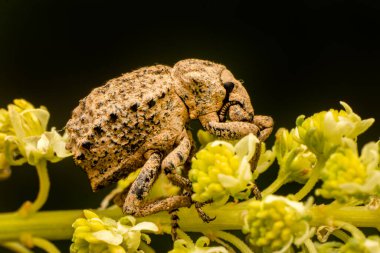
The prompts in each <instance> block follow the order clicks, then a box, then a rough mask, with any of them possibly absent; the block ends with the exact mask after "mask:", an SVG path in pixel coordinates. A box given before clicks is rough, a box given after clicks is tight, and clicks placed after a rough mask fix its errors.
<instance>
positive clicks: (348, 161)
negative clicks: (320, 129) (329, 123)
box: [317, 142, 380, 202]
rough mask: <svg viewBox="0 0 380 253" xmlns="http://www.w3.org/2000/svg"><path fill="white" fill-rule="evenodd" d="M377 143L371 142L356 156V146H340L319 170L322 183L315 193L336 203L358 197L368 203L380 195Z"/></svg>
mask: <svg viewBox="0 0 380 253" xmlns="http://www.w3.org/2000/svg"><path fill="white" fill-rule="evenodd" d="M379 161H380V160H379V146H378V144H377V143H374V142H371V143H368V144H366V145H365V146H364V147H363V150H362V154H361V156H360V157H359V156H358V153H357V150H356V147H354V148H352V147H341V148H339V149H338V150H337V151H336V152H335V153H333V154H332V155H331V156H330V158H329V159H328V160H327V162H326V164H325V166H324V168H322V170H321V179H322V181H323V184H322V186H321V188H320V189H318V190H317V194H320V195H322V196H323V197H324V198H335V199H336V200H338V201H339V202H347V201H349V200H351V199H353V198H354V199H358V200H362V201H365V202H368V200H369V199H370V197H371V196H372V195H373V196H379V194H380V168H379Z"/></svg>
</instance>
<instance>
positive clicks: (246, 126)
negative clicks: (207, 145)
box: [199, 112, 260, 139]
mask: <svg viewBox="0 0 380 253" xmlns="http://www.w3.org/2000/svg"><path fill="white" fill-rule="evenodd" d="M199 121H200V122H201V124H202V126H203V127H204V128H205V129H206V130H207V131H208V132H210V133H211V134H213V135H216V136H218V137H221V138H223V139H240V138H242V137H244V136H246V135H248V134H249V133H253V134H254V135H256V136H257V135H258V134H259V132H260V128H259V127H258V126H256V125H255V124H253V123H249V122H236V121H231V122H219V117H218V115H217V114H216V113H215V112H213V113H209V114H205V115H202V116H200V117H199Z"/></svg>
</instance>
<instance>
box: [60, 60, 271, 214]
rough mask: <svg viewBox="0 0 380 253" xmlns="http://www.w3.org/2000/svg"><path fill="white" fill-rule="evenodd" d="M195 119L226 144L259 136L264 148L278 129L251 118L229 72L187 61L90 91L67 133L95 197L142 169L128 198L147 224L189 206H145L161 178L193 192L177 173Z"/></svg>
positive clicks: (127, 207) (181, 201) (180, 199)
mask: <svg viewBox="0 0 380 253" xmlns="http://www.w3.org/2000/svg"><path fill="white" fill-rule="evenodd" d="M191 119H199V120H200V122H201V124H202V125H203V127H204V128H205V129H206V130H207V131H209V132H211V133H213V134H215V135H218V136H220V137H223V138H226V139H237V138H241V137H243V136H244V135H246V134H248V133H254V134H256V135H257V136H259V138H260V139H261V140H264V139H265V138H266V137H267V136H268V135H269V134H270V132H271V130H272V125H273V121H272V119H271V118H270V117H267V116H254V111H253V107H252V105H251V101H250V98H249V96H248V93H247V92H246V90H245V89H244V87H243V85H242V84H241V83H240V82H239V81H238V80H236V79H235V78H234V77H233V75H232V74H231V72H229V71H228V70H227V69H226V67H225V66H223V65H221V64H216V63H213V62H210V61H204V60H198V59H187V60H183V61H180V62H178V63H176V64H175V66H174V67H173V68H171V67H168V66H163V65H155V66H151V67H144V68H141V69H138V70H135V71H133V72H130V73H126V74H123V75H122V76H120V77H118V78H115V79H112V80H110V81H108V82H107V83H106V84H105V85H104V86H101V87H99V88H95V89H94V90H92V91H91V93H90V94H89V95H88V96H87V97H85V98H84V99H82V100H81V101H80V103H79V106H78V107H77V108H75V109H74V111H73V114H72V118H71V119H70V120H69V121H68V123H67V125H66V130H67V133H68V136H69V141H68V144H67V149H69V150H71V151H72V153H73V155H74V160H75V162H76V163H77V164H78V165H79V166H81V167H82V168H83V169H84V170H85V171H86V173H87V175H88V177H89V180H90V182H91V186H92V189H93V190H94V191H95V190H97V189H99V188H101V187H103V186H105V185H107V184H109V183H111V182H115V181H117V180H118V179H121V178H123V177H125V176H126V175H128V174H129V173H130V172H132V171H135V170H137V169H138V168H141V167H142V170H141V172H140V174H139V176H138V177H137V179H136V180H135V182H134V183H133V184H132V186H131V189H130V190H129V192H128V193H127V196H125V201H124V204H123V210H124V212H126V213H129V214H133V215H136V216H144V215H147V214H150V213H154V212H158V211H162V210H172V209H175V208H177V207H181V206H189V205H191V203H192V202H191V199H189V196H188V195H187V196H185V195H183V196H173V197H171V198H170V199H168V200H162V201H161V202H157V203H156V202H155V203H146V202H144V198H145V196H146V195H147V194H148V191H149V189H150V188H151V186H152V184H153V182H154V181H155V179H156V178H157V176H158V174H159V173H160V171H161V170H164V171H165V173H166V174H167V175H168V177H169V179H170V180H171V181H172V182H173V183H175V184H176V185H179V186H181V187H182V188H184V189H188V190H189V188H190V190H191V186H190V183H189V182H188V180H187V179H186V178H183V177H182V176H181V175H179V174H176V172H175V168H177V167H179V166H182V165H184V164H185V163H186V162H187V161H189V159H190V158H191V155H190V154H191V150H192V147H193V142H192V137H191V133H190V132H189V131H188V130H187V129H186V125H187V123H188V122H189V120H191ZM165 201H166V202H165Z"/></svg>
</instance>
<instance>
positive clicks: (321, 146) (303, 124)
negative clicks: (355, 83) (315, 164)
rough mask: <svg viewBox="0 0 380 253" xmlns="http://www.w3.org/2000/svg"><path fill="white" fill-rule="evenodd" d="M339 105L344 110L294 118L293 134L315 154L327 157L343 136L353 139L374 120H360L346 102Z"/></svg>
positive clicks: (342, 139)
mask: <svg viewBox="0 0 380 253" xmlns="http://www.w3.org/2000/svg"><path fill="white" fill-rule="evenodd" d="M341 105H342V106H343V108H344V110H340V111H337V110H334V109H330V110H329V111H322V112H319V113H316V114H314V115H313V116H311V117H308V118H306V119H305V116H304V115H301V116H299V117H298V118H297V120H296V129H295V136H296V137H297V138H298V140H299V141H300V142H301V143H302V144H305V145H306V146H307V147H308V148H309V149H310V151H312V152H313V153H314V154H316V155H317V156H320V157H325V158H328V156H329V155H330V154H331V153H332V152H334V151H335V150H336V149H337V148H338V147H339V146H340V145H341V144H342V142H344V139H345V138H348V139H351V140H355V139H356V137H357V136H358V135H360V134H361V133H363V132H365V131H366V130H367V129H368V128H369V127H370V126H371V125H372V124H373V122H374V119H365V120H362V119H361V118H360V117H359V116H358V115H357V114H355V113H354V112H353V111H352V109H351V107H350V106H349V105H348V104H346V103H344V102H341Z"/></svg>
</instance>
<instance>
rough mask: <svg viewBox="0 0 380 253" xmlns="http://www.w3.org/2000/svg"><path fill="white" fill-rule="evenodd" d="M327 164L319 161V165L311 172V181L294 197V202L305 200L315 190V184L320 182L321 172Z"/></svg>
mask: <svg viewBox="0 0 380 253" xmlns="http://www.w3.org/2000/svg"><path fill="white" fill-rule="evenodd" d="M324 164H325V162H324V161H323V160H318V162H317V164H316V165H315V167H314V168H313V170H312V171H311V174H310V177H309V180H307V182H306V184H304V186H303V187H302V188H301V189H300V190H299V191H298V192H297V193H296V194H295V195H294V197H293V200H296V201H300V200H301V199H303V198H304V197H305V196H306V195H307V194H308V193H309V192H310V191H311V190H313V188H314V186H315V184H316V183H317V182H318V180H319V174H320V170H321V169H322V168H323V166H324Z"/></svg>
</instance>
